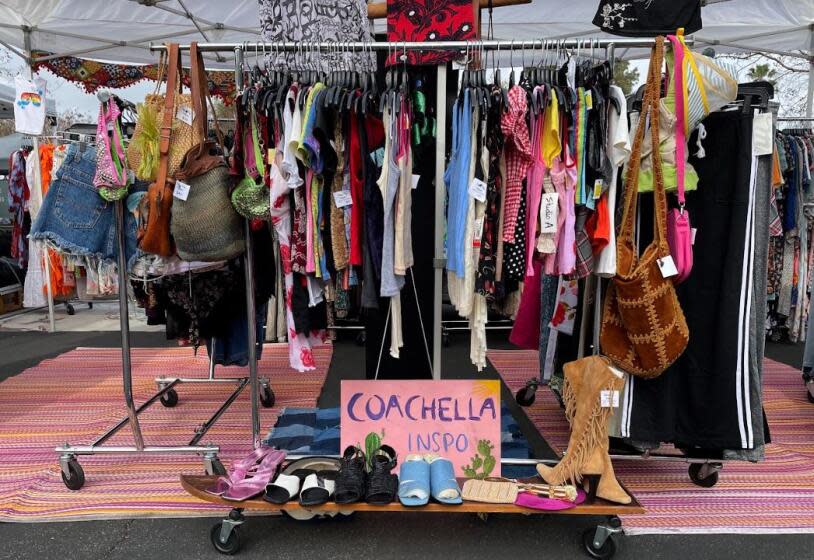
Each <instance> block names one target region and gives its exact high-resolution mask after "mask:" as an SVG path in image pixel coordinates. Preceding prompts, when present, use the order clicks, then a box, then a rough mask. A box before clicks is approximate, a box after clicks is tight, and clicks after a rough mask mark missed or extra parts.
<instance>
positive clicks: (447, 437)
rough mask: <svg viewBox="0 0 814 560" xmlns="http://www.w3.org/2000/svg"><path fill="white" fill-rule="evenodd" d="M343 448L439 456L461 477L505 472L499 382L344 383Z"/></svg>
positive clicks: (401, 460) (401, 456)
mask: <svg viewBox="0 0 814 560" xmlns="http://www.w3.org/2000/svg"><path fill="white" fill-rule="evenodd" d="M341 441H342V443H341V449H342V450H344V449H345V448H346V447H347V446H349V445H356V446H359V447H360V448H361V449H362V450H364V451H365V453H367V454H370V453H371V452H372V451H373V449H375V448H376V447H378V445H380V444H387V445H389V446H391V447H392V448H393V449H395V450H396V452H397V453H398V456H399V463H401V462H403V461H404V460H405V458H406V457H407V455H409V454H413V453H415V454H420V455H426V454H435V455H439V456H441V457H446V458H447V459H449V460H451V461H452V464H453V465H455V472H456V474H457V475H458V476H465V477H470V478H471V477H475V476H482V475H485V476H500V382H499V381H497V380H493V379H487V380H474V379H473V380H464V381H423V380H421V381H418V380H409V381H342V405H341Z"/></svg>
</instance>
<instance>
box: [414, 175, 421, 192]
mask: <svg viewBox="0 0 814 560" xmlns="http://www.w3.org/2000/svg"><path fill="white" fill-rule="evenodd" d="M420 180H421V175H413V188H414V189H417V188H418V182H419V181H420Z"/></svg>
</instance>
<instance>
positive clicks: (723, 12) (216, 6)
mask: <svg viewBox="0 0 814 560" xmlns="http://www.w3.org/2000/svg"><path fill="white" fill-rule="evenodd" d="M566 4H567V9H566V8H565V5H566ZM597 5H598V0H533V1H532V2H531V3H530V4H523V5H517V6H509V7H501V8H496V9H495V11H494V22H495V38H496V39H507V40H510V39H541V38H547V39H554V38H590V37H596V38H600V37H608V35H606V34H604V33H601V32H600V31H599V29H597V28H596V27H594V26H593V24H592V23H591V20H592V19H593V16H594V13H595V11H596V7H597ZM702 16H703V21H704V29H703V30H701V31H700V32H698V33H697V34H696V35H695V40H696V46H697V47H699V46H700V47H703V46H705V45H707V44H712V45H718V49H717V50H719V51H721V52H723V51H727V50H737V49H740V50H749V51H765V52H772V53H782V54H788V55H793V56H800V57H804V58H807V59H809V60H810V57H811V55H812V50H814V44H813V43H814V0H706V1H705V2H704V7H703V10H702ZM485 19H486V18H485V14H484V20H485ZM484 25H485V21H484ZM384 28H385V23H384V21H383V20H379V21H377V22H376V29H377V30H380V31H384ZM259 29H260V26H259V21H258V2H257V0H232V1H213V0H104V1H100V0H37V1H31V0H0V44H3V45H5V46H6V47H9V48H12V49H14V50H16V51H17V52H18V53H19V54H24V51H25V50H26V48H27V47H30V48H31V49H32V50H43V51H48V52H53V53H56V54H61V55H76V56H85V57H88V58H97V59H104V60H112V61H120V62H136V63H146V62H154V61H155V57H154V56H153V55H152V54H151V53H150V51H149V48H148V47H149V44H150V43H151V42H164V41H168V40H174V41H178V42H189V41H192V40H197V41H207V42H242V41H253V40H257V39H258V38H259ZM484 31H485V30H484ZM26 34H29V35H30V45H29V44H27V42H26V40H25V36H26ZM619 54H622V53H619ZM629 54H631V55H632V54H635V53H629ZM211 64H212V66H213V67H217V66H220V67H223V68H228V67H230V66H231V61H227V60H221V61H217V60H211Z"/></svg>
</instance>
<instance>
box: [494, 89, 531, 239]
mask: <svg viewBox="0 0 814 560" xmlns="http://www.w3.org/2000/svg"><path fill="white" fill-rule="evenodd" d="M508 95H509V107H508V109H507V111H506V112H505V113H503V115H502V116H501V118H500V128H501V130H502V131H503V134H504V136H505V137H506V144H505V148H504V153H505V155H506V202H505V204H504V212H503V241H504V242H505V243H514V230H515V226H516V225H517V213H518V211H519V210H520V197H521V195H522V193H523V179H524V178H525V177H526V172H527V170H528V168H529V165H531V162H532V157H531V145H530V140H529V128H528V125H527V124H526V109H527V107H528V104H527V102H526V90H524V89H523V88H522V87H520V86H514V87H512V88H511V89H510V90H509V94H508Z"/></svg>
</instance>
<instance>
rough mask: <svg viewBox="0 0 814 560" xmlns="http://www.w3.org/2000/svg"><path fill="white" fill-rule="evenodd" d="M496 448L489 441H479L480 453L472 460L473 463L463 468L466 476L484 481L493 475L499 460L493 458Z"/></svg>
mask: <svg viewBox="0 0 814 560" xmlns="http://www.w3.org/2000/svg"><path fill="white" fill-rule="evenodd" d="M494 448H495V446H494V445H493V444H492V442H490V441H489V440H488V439H482V440H478V445H477V449H478V452H477V453H475V455H474V456H473V457H472V459H471V463H470V464H469V465H466V466H465V467H463V471H464V474H465V475H466V476H468V477H469V478H477V479H479V480H483V479H484V478H486V477H488V476H489V475H491V474H492V471H493V470H495V466H496V465H497V460H496V459H495V458H494V457H493V456H492V450H493V449H494Z"/></svg>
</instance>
